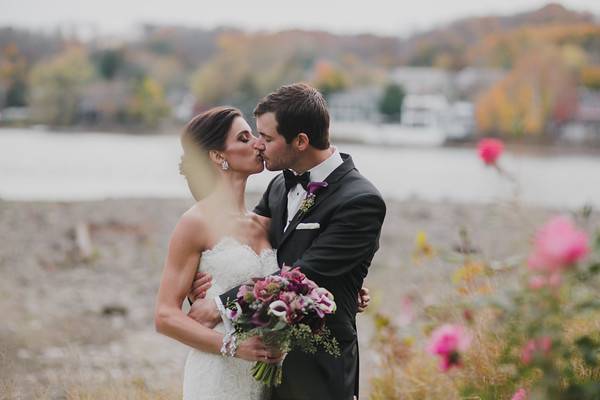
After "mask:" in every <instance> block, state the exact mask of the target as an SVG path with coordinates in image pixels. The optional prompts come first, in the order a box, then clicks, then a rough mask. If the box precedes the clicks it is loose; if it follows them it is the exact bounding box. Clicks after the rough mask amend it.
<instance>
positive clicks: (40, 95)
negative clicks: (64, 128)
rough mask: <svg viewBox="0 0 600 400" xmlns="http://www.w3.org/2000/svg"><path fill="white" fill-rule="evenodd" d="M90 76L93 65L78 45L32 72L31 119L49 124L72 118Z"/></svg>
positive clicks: (71, 121) (72, 120)
mask: <svg viewBox="0 0 600 400" xmlns="http://www.w3.org/2000/svg"><path fill="white" fill-rule="evenodd" d="M92 76H93V66H92V65H91V63H90V62H89V60H88V57H87V54H86V52H85V50H84V49H82V48H81V47H69V48H67V49H66V50H64V51H63V52H62V53H60V54H58V55H56V56H55V57H53V58H51V59H50V60H47V61H42V62H40V63H39V64H37V65H36V66H35V67H34V68H33V71H32V72H31V82H30V85H29V87H30V88H31V99H30V106H31V109H32V115H33V117H34V119H36V120H38V121H40V122H43V123H48V124H51V125H68V124H71V123H73V122H74V121H75V118H76V115H77V108H78V106H79V100H80V96H81V92H82V90H83V88H84V86H85V85H86V84H87V83H88V82H89V81H90V79H91V78H92Z"/></svg>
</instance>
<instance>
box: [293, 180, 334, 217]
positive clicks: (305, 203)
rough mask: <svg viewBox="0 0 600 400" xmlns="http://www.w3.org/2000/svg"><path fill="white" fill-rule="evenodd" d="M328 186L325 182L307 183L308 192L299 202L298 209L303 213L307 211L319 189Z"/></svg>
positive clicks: (313, 202)
mask: <svg viewBox="0 0 600 400" xmlns="http://www.w3.org/2000/svg"><path fill="white" fill-rule="evenodd" d="M327 186H328V183H327V182H311V183H309V184H308V187H307V189H308V193H307V194H306V197H305V198H304V200H302V204H300V211H301V212H303V213H305V212H307V211H308V210H309V209H310V208H311V207H312V206H313V205H314V204H315V198H316V197H317V192H318V191H319V190H321V189H324V188H326V187H327Z"/></svg>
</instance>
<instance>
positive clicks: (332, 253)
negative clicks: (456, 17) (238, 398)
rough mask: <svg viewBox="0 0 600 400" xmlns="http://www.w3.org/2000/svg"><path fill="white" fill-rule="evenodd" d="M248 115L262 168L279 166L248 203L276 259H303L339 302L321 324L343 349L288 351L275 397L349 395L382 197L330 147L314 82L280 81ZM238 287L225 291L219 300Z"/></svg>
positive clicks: (298, 399)
mask: <svg viewBox="0 0 600 400" xmlns="http://www.w3.org/2000/svg"><path fill="white" fill-rule="evenodd" d="M254 115H255V117H256V126H257V130H258V133H259V134H260V139H259V140H258V141H257V145H256V146H257V150H259V151H260V153H261V155H262V157H263V159H264V161H265V166H266V167H267V169H269V170H272V171H273V170H283V173H282V174H279V175H277V176H276V177H275V178H274V179H273V180H272V181H271V182H270V183H269V186H268V187H267V190H266V192H265V193H264V195H263V197H262V199H261V201H260V203H259V204H258V205H257V206H256V208H255V210H254V211H255V213H257V214H259V215H262V216H264V217H268V218H271V225H270V232H269V239H270V241H271V244H272V246H273V248H276V249H277V261H278V263H279V265H280V266H282V265H284V264H285V265H289V266H298V267H300V269H301V271H302V272H303V273H304V274H306V276H307V277H308V278H309V279H312V280H313V281H315V282H316V284H317V285H319V286H323V287H325V288H326V289H328V290H329V291H330V292H331V293H332V294H333V296H334V298H335V302H336V304H337V310H336V312H335V314H333V315H331V316H330V317H328V319H327V320H326V325H327V327H329V329H330V330H331V332H332V333H333V335H334V336H335V337H336V338H337V340H338V342H339V344H340V349H341V357H338V358H335V357H332V356H330V355H328V354H326V353H325V352H317V353H316V354H312V355H311V354H306V353H303V352H300V351H292V352H291V353H289V354H288V355H287V357H286V358H285V361H284V363H283V377H284V378H283V382H282V384H281V385H280V386H278V387H276V388H275V389H274V392H273V396H272V399H273V400H315V399H319V400H351V399H352V398H353V396H357V397H358V370H359V364H358V342H357V337H356V312H357V309H358V307H359V304H358V299H357V294H358V293H359V291H360V290H361V287H362V283H363V280H364V279H365V277H366V276H367V272H368V268H369V265H370V264H371V260H372V259H373V255H374V254H375V251H377V249H378V247H379V235H380V232H381V226H382V224H383V219H384V217H385V212H386V209H385V204H384V202H383V199H382V197H381V195H380V194H379V192H378V191H377V189H376V188H375V187H374V186H373V185H372V184H371V183H370V182H369V181H368V180H367V179H366V178H364V177H363V176H362V175H361V174H360V173H359V172H358V170H357V169H356V168H355V167H354V163H353V162H352V158H351V157H350V156H349V155H348V154H344V153H339V152H338V151H337V149H335V148H334V147H332V146H330V143H329V113H328V111H327V108H326V103H325V100H324V98H323V96H322V95H321V94H320V93H319V92H318V91H317V90H316V89H314V88H312V87H310V86H308V85H306V84H301V83H299V84H293V85H287V86H282V87H281V88H279V89H278V90H277V91H275V92H273V93H271V94H269V95H268V96H266V97H265V98H264V99H262V100H261V102H260V103H259V104H258V105H257V106H256V109H255V110H254ZM311 182H326V183H327V185H326V186H325V185H314V184H313V185H310V186H309V183H311ZM315 186H316V187H318V189H317V190H316V191H314V188H315ZM309 192H313V194H314V196H310V195H309ZM307 196H308V197H309V198H311V197H312V204H310V203H311V201H306V200H305V199H306V198H307ZM236 293H237V288H235V289H233V290H231V291H229V292H228V293H225V294H223V295H221V296H220V300H221V302H222V304H226V303H227V302H228V301H229V300H230V299H233V298H235V296H236ZM197 303H198V301H197V302H195V303H194V307H196V308H199V309H200V310H202V309H204V311H201V312H200V313H199V314H196V315H197V318H198V319H199V320H200V322H202V323H205V324H207V325H213V324H214V323H216V322H218V321H220V319H221V317H220V314H219V313H218V311H217V309H216V306H214V304H212V303H211V302H209V300H204V303H202V300H201V301H200V303H199V304H197ZM202 312H203V314H202Z"/></svg>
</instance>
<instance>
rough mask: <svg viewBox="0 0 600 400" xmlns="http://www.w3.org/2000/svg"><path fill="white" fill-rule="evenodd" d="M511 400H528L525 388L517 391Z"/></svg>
mask: <svg viewBox="0 0 600 400" xmlns="http://www.w3.org/2000/svg"><path fill="white" fill-rule="evenodd" d="M510 400H527V391H526V390H525V389H523V388H521V389H519V390H517V391H516V392H515V394H514V395H513V397H512V398H511V399H510Z"/></svg>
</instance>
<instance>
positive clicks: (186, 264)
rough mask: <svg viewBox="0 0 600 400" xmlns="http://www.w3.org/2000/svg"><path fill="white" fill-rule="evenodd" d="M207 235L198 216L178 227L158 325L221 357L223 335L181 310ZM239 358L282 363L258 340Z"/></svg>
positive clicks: (162, 285) (163, 282) (249, 342)
mask: <svg viewBox="0 0 600 400" xmlns="http://www.w3.org/2000/svg"><path fill="white" fill-rule="evenodd" d="M204 231H205V230H204V226H203V224H202V221H201V220H199V218H198V217H197V216H190V215H186V214H184V216H183V217H182V218H181V220H180V221H179V223H178V224H177V226H176V227H175V230H174V232H173V234H172V236H171V240H170V242H169V250H168V255H167V259H166V261H165V266H164V269H163V274H162V278H161V283H160V288H159V290H158V296H157V299H156V308H155V314H154V321H155V326H156V330H157V331H158V332H160V333H162V334H164V335H166V336H169V337H171V338H173V339H175V340H178V341H179V342H181V343H184V344H186V345H188V346H191V347H194V348H196V349H198V350H201V351H204V352H210V353H216V354H220V350H221V346H222V343H223V334H222V333H220V332H217V331H214V330H212V329H209V328H206V327H204V326H203V325H201V324H200V323H198V322H196V321H194V320H193V319H192V318H190V317H188V316H187V315H186V314H185V313H184V312H183V311H182V310H181V304H182V303H183V301H184V299H185V297H186V294H187V293H188V291H189V288H190V286H191V284H192V280H193V279H194V275H195V272H196V269H197V266H198V262H199V260H200V254H201V251H202V249H204V248H205V247H206V245H205V243H203V242H204V240H205V238H203V237H202V235H201V234H199V233H201V232H204ZM236 356H237V357H239V358H243V359H245V360H248V361H258V360H262V361H265V360H266V359H269V361H271V360H272V362H276V361H277V360H278V359H277V358H276V357H278V355H277V354H275V353H272V352H270V351H268V350H267V348H266V346H265V345H264V343H263V342H262V341H261V340H260V339H259V338H258V337H254V338H249V339H247V340H245V341H243V342H242V343H240V345H239V347H238V351H237V353H236ZM273 357H275V358H273Z"/></svg>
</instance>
